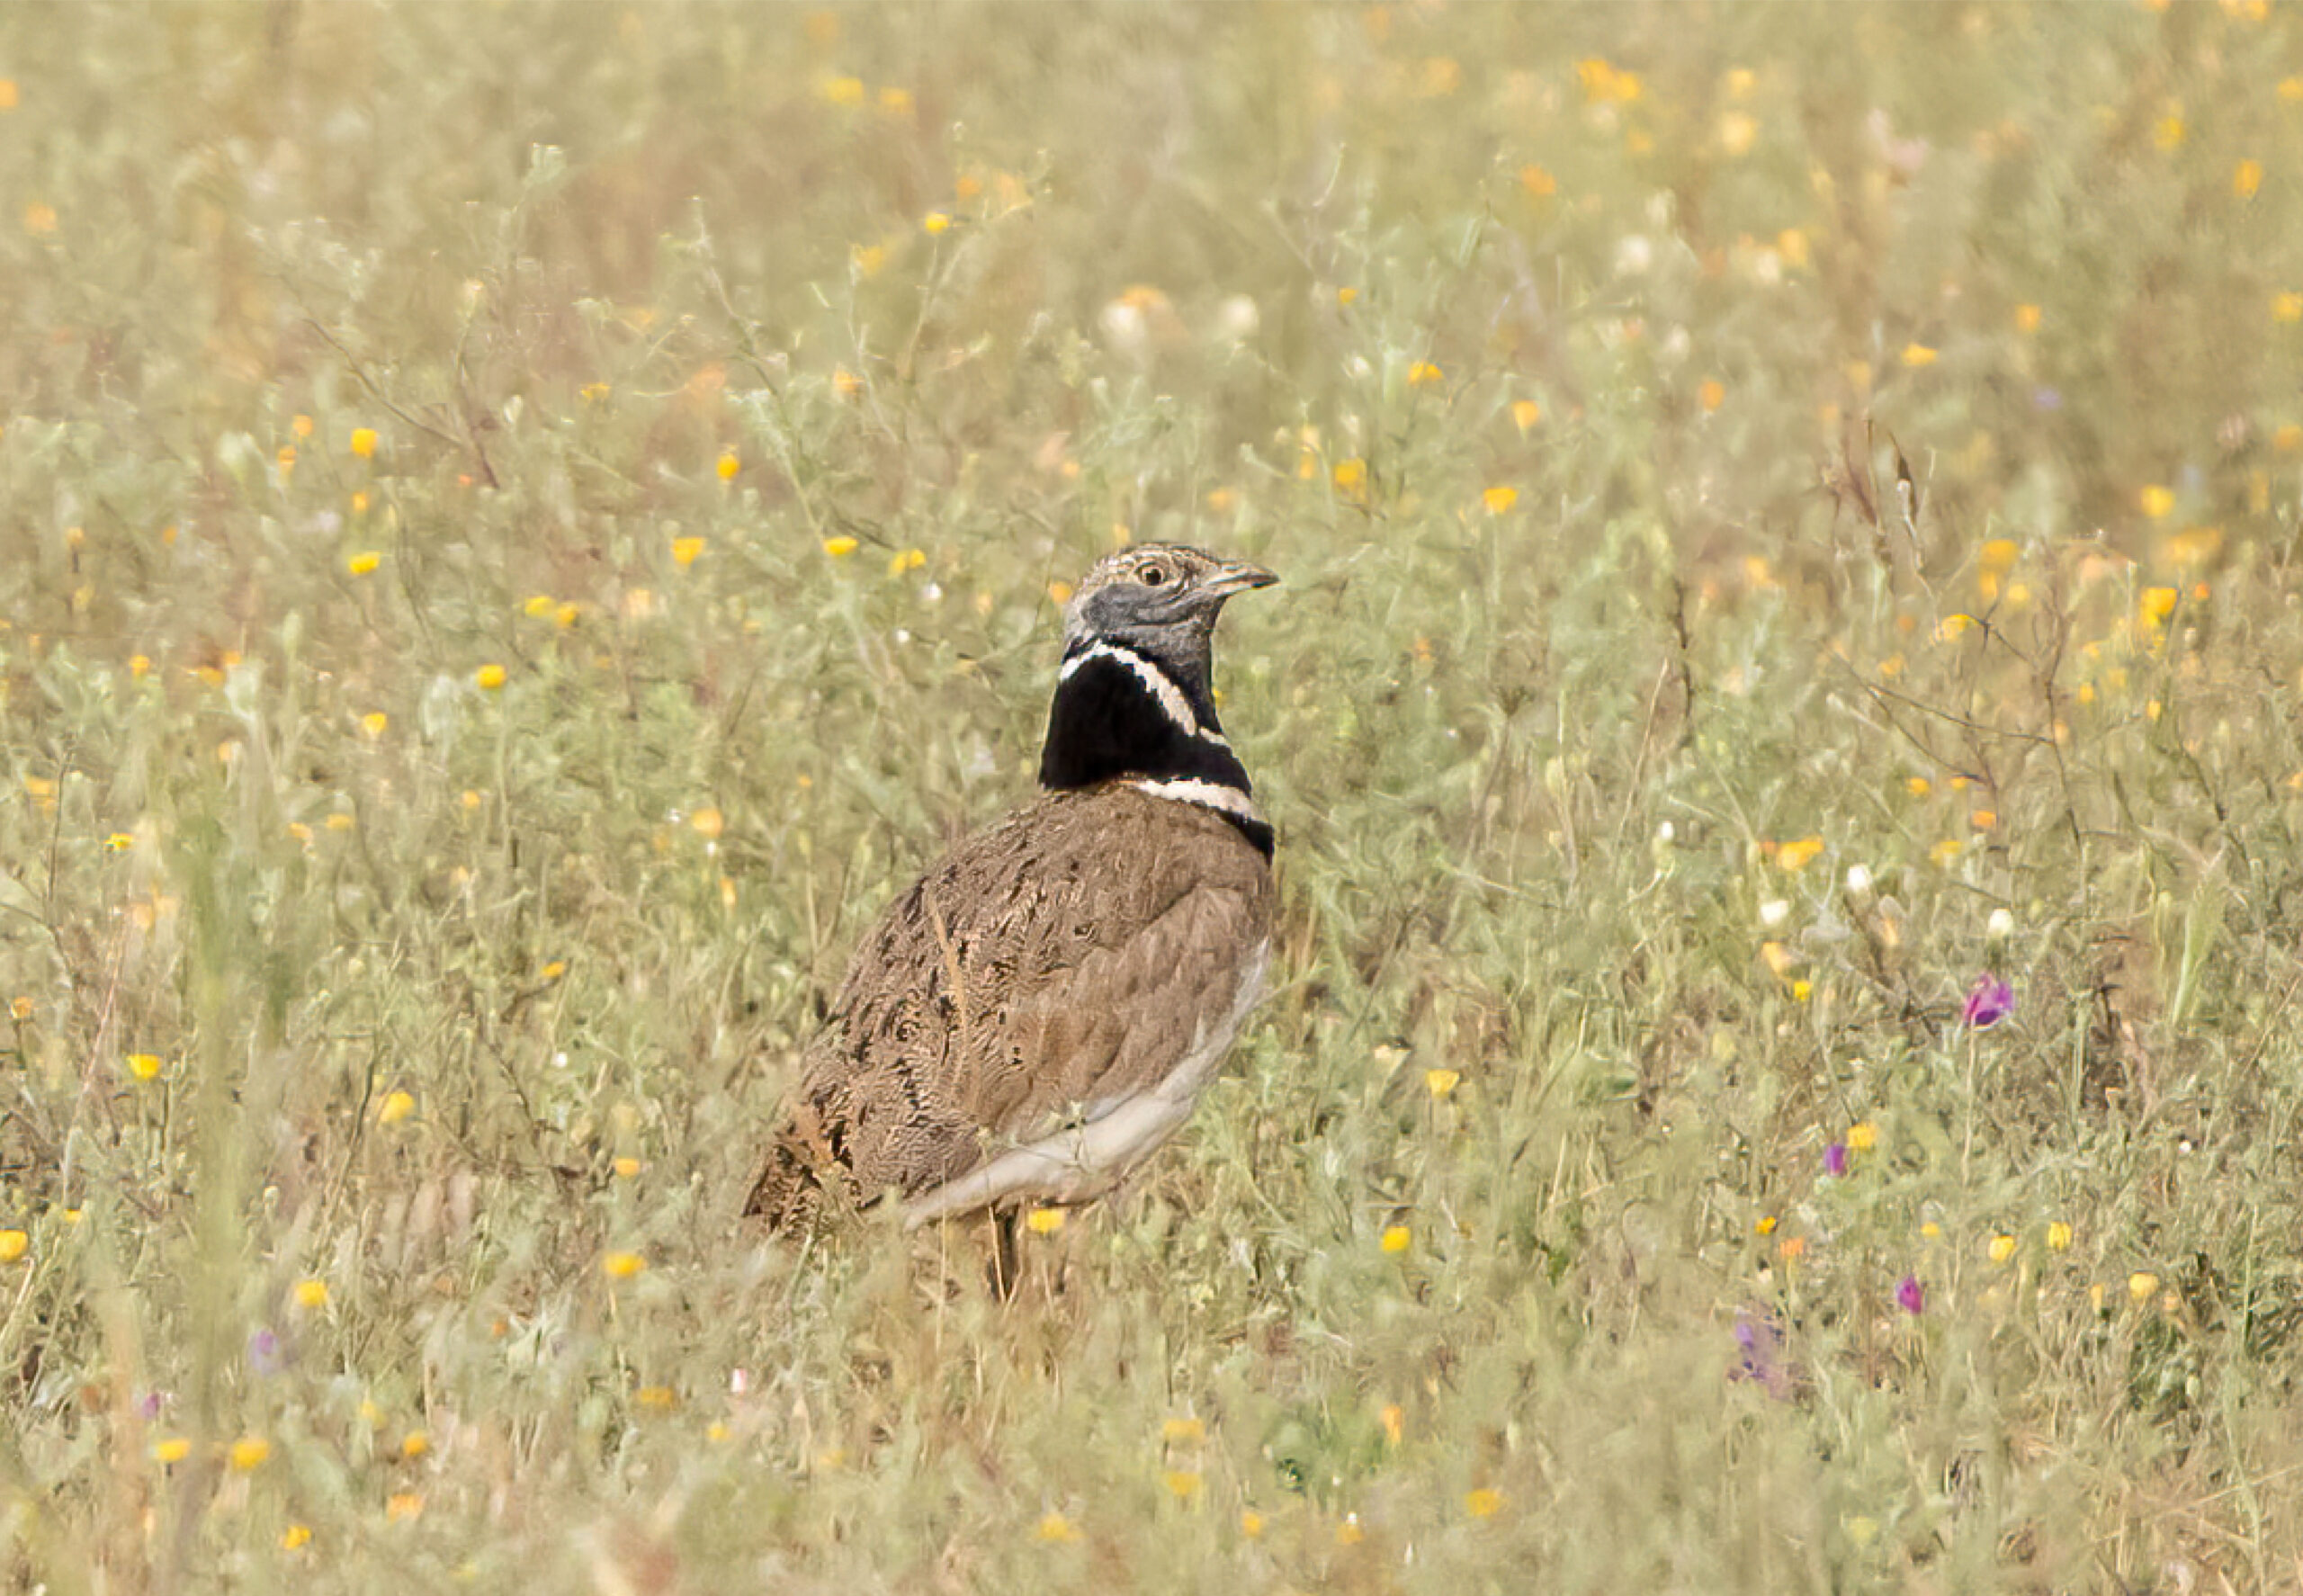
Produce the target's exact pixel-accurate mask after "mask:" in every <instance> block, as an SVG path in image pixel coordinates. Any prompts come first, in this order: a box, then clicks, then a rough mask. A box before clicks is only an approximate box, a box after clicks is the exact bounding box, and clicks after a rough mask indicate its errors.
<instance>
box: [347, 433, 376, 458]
mask: <svg viewBox="0 0 2303 1596" xmlns="http://www.w3.org/2000/svg"><path fill="white" fill-rule="evenodd" d="M352 453H354V454H357V455H358V456H359V457H360V458H361V459H363V460H372V459H374V458H375V454H376V429H375V428H374V427H372V426H355V427H354V428H353V429H352Z"/></svg>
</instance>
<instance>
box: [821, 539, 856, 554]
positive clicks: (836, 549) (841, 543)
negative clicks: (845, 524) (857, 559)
mask: <svg viewBox="0 0 2303 1596" xmlns="http://www.w3.org/2000/svg"><path fill="white" fill-rule="evenodd" d="M824 552H825V553H827V554H829V555H830V556H831V557H832V558H833V559H834V560H845V559H847V557H848V556H849V555H850V554H853V553H855V552H856V540H855V539H854V538H852V537H828V538H826V539H824Z"/></svg>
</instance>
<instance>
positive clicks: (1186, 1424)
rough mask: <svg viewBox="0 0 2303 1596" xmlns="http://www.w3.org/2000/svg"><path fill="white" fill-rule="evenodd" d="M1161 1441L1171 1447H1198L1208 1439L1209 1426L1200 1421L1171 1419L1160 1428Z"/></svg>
mask: <svg viewBox="0 0 2303 1596" xmlns="http://www.w3.org/2000/svg"><path fill="white" fill-rule="evenodd" d="M1160 1439H1161V1440H1162V1441H1164V1442H1166V1443H1167V1444H1168V1445H1169V1446H1171V1447H1181V1446H1195V1447H1196V1446H1197V1445H1198V1444H1199V1443H1200V1442H1202V1441H1204V1440H1205V1439H1207V1425H1206V1424H1205V1421H1201V1420H1198V1419H1169V1420H1167V1421H1163V1422H1162V1423H1161V1424H1160Z"/></svg>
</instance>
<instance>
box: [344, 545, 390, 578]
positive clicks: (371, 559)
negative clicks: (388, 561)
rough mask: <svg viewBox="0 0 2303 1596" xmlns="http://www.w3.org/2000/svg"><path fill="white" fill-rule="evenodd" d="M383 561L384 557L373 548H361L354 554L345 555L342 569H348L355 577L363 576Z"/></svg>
mask: <svg viewBox="0 0 2303 1596" xmlns="http://www.w3.org/2000/svg"><path fill="white" fill-rule="evenodd" d="M383 562H384V557H383V556H382V555H381V554H379V553H378V552H376V551H375V550H373V549H363V550H361V551H359V552H357V553H355V554H351V555H347V556H346V557H345V561H344V569H346V570H348V571H350V572H351V573H352V574H353V575H354V576H355V577H364V576H366V575H367V574H368V573H369V572H370V571H372V570H373V569H376V568H377V567H378V566H380V565H381V564H382V563H383Z"/></svg>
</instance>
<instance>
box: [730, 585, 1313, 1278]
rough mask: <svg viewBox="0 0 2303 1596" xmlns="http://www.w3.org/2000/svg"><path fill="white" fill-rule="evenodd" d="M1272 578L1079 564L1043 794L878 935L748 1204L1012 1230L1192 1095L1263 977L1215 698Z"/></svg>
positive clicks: (967, 848)
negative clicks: (983, 1220) (1236, 608)
mask: <svg viewBox="0 0 2303 1596" xmlns="http://www.w3.org/2000/svg"><path fill="white" fill-rule="evenodd" d="M1278 579H1279V578H1277V577H1276V576H1274V575H1273V574H1272V573H1271V572H1269V571H1268V570H1266V569H1263V568H1262V567H1260V566H1257V565H1252V564H1250V563H1248V562H1246V561H1244V560H1225V559H1221V558H1218V557H1217V556H1215V555H1214V554H1210V553H1207V552H1205V551H1202V550H1199V549H1196V548H1192V547H1189V546H1187V545H1185V544H1181V543H1144V544H1138V545H1135V546H1133V547H1129V548H1125V549H1122V550H1119V551H1116V552H1114V553H1111V554H1108V555H1107V556H1106V557H1105V558H1103V559H1102V560H1098V561H1097V563H1096V564H1095V566H1094V567H1093V568H1092V569H1090V570H1089V572H1088V574H1087V575H1086V576H1085V577H1084V578H1081V580H1080V584H1079V586H1078V587H1077V588H1076V589H1075V590H1074V591H1073V593H1072V595H1071V598H1070V600H1069V601H1068V602H1067V603H1066V605H1064V611H1063V655H1062V664H1061V665H1060V667H1059V668H1058V669H1057V672H1056V683H1055V691H1054V694H1053V698H1052V700H1051V701H1050V704H1049V706H1048V718H1047V732H1046V737H1045V739H1044V743H1043V745H1042V748H1041V753H1040V767H1039V785H1040V786H1041V787H1042V788H1043V789H1044V791H1043V792H1042V794H1041V795H1040V796H1038V797H1037V798H1036V799H1035V800H1033V801H1031V802H1026V803H1025V804H1023V805H1022V806H1021V807H1019V808H1017V809H1015V810H1013V811H1010V812H1009V813H1008V815H1007V816H1005V817H1004V818H1003V819H1001V820H997V821H994V822H993V823H992V824H990V826H988V827H986V828H984V829H981V830H979V831H976V832H974V833H972V834H971V835H969V836H968V837H966V838H963V840H962V841H961V842H960V843H959V844H958V845H957V846H955V847H953V848H952V850H951V851H950V852H949V853H947V854H945V856H943V857H942V858H940V859H939V860H937V861H936V863H935V864H934V865H932V866H931V867H930V868H929V869H928V870H927V874H925V875H923V876H921V877H920V879H919V881H918V882H916V883H913V884H912V886H911V887H910V889H909V890H908V891H906V892H903V893H901V895H899V896H898V897H897V898H895V899H894V900H893V901H892V902H891V903H890V904H889V905H888V906H887V908H886V909H885V910H883V912H882V914H881V915H880V917H879V919H878V920H877V921H876V922H875V923H874V925H873V926H872V927H871V928H870V929H869V930H867V931H866V932H865V935H864V937H863V938H862V940H861V942H860V943H859V944H858V945H857V947H856V951H855V953H854V954H853V955H851V958H850V962H849V964H848V966H847V973H846V975H845V976H844V978H843V979H842V981H841V983H840V986H839V988H838V993H837V995H836V996H835V998H834V999H833V1001H832V1004H831V1007H830V1009H829V1014H828V1016H827V1018H826V1019H825V1022H824V1024H823V1027H822V1028H821V1030H820V1032H819V1033H818V1034H817V1035H816V1036H815V1037H814V1039H813V1041H812V1042H811V1043H810V1045H808V1047H807V1049H806V1051H805V1053H804V1054H803V1056H802V1063H801V1069H800V1074H799V1080H798V1082H797V1086H796V1089H795V1090H794V1091H793V1094H792V1097H791V1099H790V1101H789V1103H788V1104H787V1105H786V1107H785V1112H784V1119H783V1122H782V1124H781V1125H780V1127H779V1128H778V1129H777V1130H776V1131H775V1134H774V1137H773V1139H772V1141H771V1143H770V1144H769V1147H768V1150H767V1153H766V1163H765V1167H764V1168H763V1169H762V1170H761V1171H760V1173H759V1175H758V1177H757V1179H756V1180H755V1181H754V1183H753V1186H752V1189H751V1194H750V1197H749V1198H748V1201H747V1202H746V1204H745V1213H746V1215H748V1216H753V1217H757V1218H759V1219H762V1220H764V1221H766V1224H767V1225H768V1227H769V1228H770V1229H771V1230H795V1229H799V1228H802V1227H803V1226H808V1225H811V1224H815V1223H817V1222H818V1221H820V1219H821V1218H822V1217H824V1216H825V1215H827V1214H828V1213H829V1212H831V1211H833V1210H835V1209H853V1208H861V1207H865V1206H872V1205H874V1204H877V1203H880V1202H883V1201H890V1200H892V1201H894V1202H897V1203H900V1204H901V1213H902V1223H903V1225H904V1227H905V1228H906V1229H908V1230H917V1229H919V1227H921V1226H924V1225H927V1224H934V1223H936V1222H937V1221H941V1220H946V1219H956V1218H960V1217H963V1216H966V1215H973V1214H977V1213H980V1212H984V1211H989V1212H990V1213H991V1214H992V1215H994V1216H995V1218H998V1219H1001V1220H1003V1221H1004V1222H1005V1223H1006V1225H1007V1227H1008V1228H1007V1229H1005V1230H1004V1231H1003V1232H1002V1234H1003V1236H1004V1237H1007V1238H1010V1239H1012V1234H1013V1228H1012V1227H1013V1222H1014V1219H1015V1216H1016V1215H1017V1213H1018V1212H1020V1211H1021V1210H1022V1208H1024V1207H1025V1206H1051V1207H1060V1206H1071V1205H1075V1204H1079V1203H1084V1202H1087V1201H1089V1200H1091V1199H1093V1198H1095V1197H1099V1196H1102V1195H1104V1194H1105V1193H1107V1191H1108V1190H1110V1188H1113V1187H1114V1186H1116V1184H1117V1183H1118V1182H1119V1181H1120V1180H1121V1179H1123V1178H1124V1177H1125V1175H1126V1174H1127V1173H1128V1172H1129V1171H1130V1170H1133V1169H1134V1168H1135V1167H1136V1166H1137V1165H1139V1164H1140V1163H1141V1162H1142V1161H1143V1160H1144V1159H1145V1158H1146V1157H1148V1156H1149V1155H1150V1154H1151V1152H1153V1151H1154V1150H1156V1149H1157V1148H1159V1147H1160V1145H1161V1144H1162V1143H1165V1142H1166V1141H1167V1140H1168V1139H1169V1137H1170V1136H1172V1135H1173V1134H1175V1133H1176V1131H1177V1130H1178V1129H1179V1128H1180V1127H1181V1126H1182V1125H1184V1123H1185V1122H1186V1121H1187V1119H1188V1118H1189V1117H1190V1116H1191V1112H1192V1108H1193V1106H1194V1104H1195V1103H1196V1101H1197V1099H1198V1098H1199V1096H1200V1094H1201V1093H1202V1092H1203V1091H1204V1090H1205V1089H1206V1087H1207V1085H1208V1083H1209V1082H1210V1081H1211V1080H1214V1077H1215V1075H1216V1073H1217V1071H1218V1070H1219V1068H1220V1066H1221V1064H1222V1063H1223V1057H1224V1054H1226V1053H1227V1052H1228V1051H1229V1049H1230V1047H1231V1045H1232V1041H1233V1039H1234V1038H1235V1037H1236V1036H1238V1034H1239V1031H1240V1029H1241V1025H1242V1024H1243V1023H1244V1021H1245V1020H1246V1018H1247V1016H1248V1013H1249V1011H1250V1009H1252V1008H1253V1006H1254V1005H1255V1003H1256V1001H1257V1000H1258V998H1259V996H1260V995H1261V994H1262V991H1263V988H1264V982H1265V975H1266V973H1267V971H1268V966H1269V964H1270V957H1271V943H1272V925H1273V917H1274V912H1275V906H1276V899H1277V893H1276V891H1275V887H1274V883H1273V877H1272V856H1273V850H1274V845H1275V833H1274V831H1273V829H1272V826H1271V823H1270V822H1269V821H1268V820H1266V819H1265V818H1264V815H1263V813H1262V811H1260V810H1259V808H1258V807H1257V805H1256V802H1255V795H1254V788H1253V786H1252V785H1251V784H1250V781H1249V779H1248V773H1247V770H1246V768H1245V767H1243V766H1242V765H1241V762H1240V758H1239V755H1238V754H1237V752H1236V751H1234V749H1232V745H1231V743H1230V742H1229V741H1228V740H1226V739H1225V737H1224V735H1223V726H1222V724H1221V722H1219V721H1218V719H1217V717H1216V711H1215V691H1214V632H1215V624H1216V619H1217V617H1218V616H1219V615H1220V614H1222V613H1223V606H1224V604H1225V602H1226V601H1227V600H1228V599H1230V598H1232V596H1235V595H1237V594H1240V593H1244V592H1247V591H1249V590H1250V589H1252V588H1258V587H1268V586H1270V585H1271V584H1272V583H1274V582H1277V580H1278ZM1010 1244H1011V1242H1010ZM1002 1251H1003V1255H1004V1253H1005V1252H1006V1251H1007V1246H1006V1245H1003V1248H1002Z"/></svg>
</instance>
